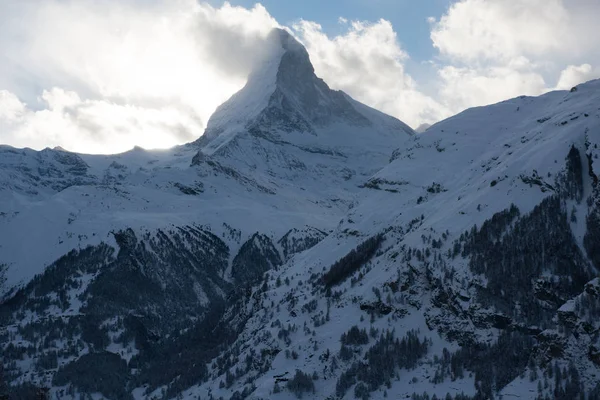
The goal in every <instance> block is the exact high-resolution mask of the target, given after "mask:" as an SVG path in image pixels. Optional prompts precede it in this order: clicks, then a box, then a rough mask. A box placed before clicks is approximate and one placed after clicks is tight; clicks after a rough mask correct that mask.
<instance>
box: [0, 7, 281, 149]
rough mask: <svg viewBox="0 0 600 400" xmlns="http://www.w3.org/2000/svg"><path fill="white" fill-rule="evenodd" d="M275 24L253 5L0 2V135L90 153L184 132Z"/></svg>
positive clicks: (183, 137)
mask: <svg viewBox="0 0 600 400" xmlns="http://www.w3.org/2000/svg"><path fill="white" fill-rule="evenodd" d="M274 26H277V23H276V21H275V20H274V19H273V18H272V17H271V16H270V15H269V13H268V12H267V11H266V9H265V8H264V7H262V6H260V5H256V6H255V7H253V8H251V9H246V8H243V7H234V6H231V5H229V4H228V3H225V4H224V5H223V6H222V7H220V8H214V7H212V6H210V5H208V4H206V3H197V2H195V1H193V0H174V1H167V0H159V1H155V2H152V3H149V2H146V3H144V4H143V5H142V3H140V2H139V1H136V0H125V1H116V0H110V1H104V2H97V1H94V0H77V1H75V0H65V1H62V0H61V1H58V0H48V1H32V2H17V1H16V0H8V2H2V3H1V4H0V50H1V51H0V54H4V57H2V58H1V59H0V61H2V62H0V89H4V90H5V92H3V93H4V94H3V95H2V97H1V98H0V101H1V102H2V103H1V104H2V106H1V107H0V110H3V111H0V118H4V120H5V121H4V122H3V123H2V127H3V129H2V131H0V143H11V144H16V145H25V146H31V147H35V148H41V147H43V146H55V145H61V146H63V147H65V148H67V149H70V150H76V151H88V152H97V153H101V152H114V151H123V150H126V149H128V148H131V147H132V146H133V145H134V144H142V145H144V146H146V147H156V146H158V147H165V146H170V145H174V144H177V143H182V142H184V141H190V140H193V139H195V138H197V137H199V136H200V135H201V134H202V132H203V128H204V124H205V122H206V120H207V119H208V117H209V116H210V114H211V113H212V112H213V110H214V109H215V108H216V107H217V106H218V105H219V104H220V103H222V102H223V101H225V100H226V99H227V98H228V97H229V96H230V95H231V94H232V93H234V92H235V91H236V90H237V89H239V88H241V86H243V84H244V81H245V79H246V77H247V75H248V73H249V71H250V70H251V69H252V67H253V65H254V63H255V62H256V61H257V60H258V59H259V58H260V56H261V49H263V48H265V46H263V41H264V39H265V37H266V35H267V34H268V32H269V31H270V30H271V28H272V27H274ZM15 100H16V101H18V103H17V102H16V101H15ZM9 107H10V108H9ZM15 107H16V108H17V109H19V110H21V111H20V112H21V120H20V121H21V124H15V122H14V118H12V115H13V114H14V113H15V111H14V109H15ZM11 110H12V111H11ZM65 110H66V111H65ZM9 113H10V114H11V118H12V119H13V121H12V122H10V123H9V122H7V121H6V119H7V115H8V114H9ZM4 114H7V115H4ZM41 121H45V122H46V123H47V124H50V125H47V126H46V127H44V126H43V125H41V124H40V122H41ZM176 121H177V122H176ZM52 124H55V125H52Z"/></svg>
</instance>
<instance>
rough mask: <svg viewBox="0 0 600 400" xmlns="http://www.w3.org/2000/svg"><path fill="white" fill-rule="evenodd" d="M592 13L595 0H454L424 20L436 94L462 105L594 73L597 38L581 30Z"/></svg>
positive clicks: (562, 85)
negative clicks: (436, 79) (433, 53)
mask: <svg viewBox="0 0 600 400" xmlns="http://www.w3.org/2000/svg"><path fill="white" fill-rule="evenodd" d="M598 15H600V3H598V2H597V1H595V0H569V1H566V0H514V1H510V2H507V1H504V0H460V1H457V2H455V3H454V4H452V5H451V6H450V7H449V9H448V10H447V12H446V13H445V14H444V15H443V16H442V17H441V18H440V19H439V20H436V21H432V22H431V24H432V28H431V40H432V43H433V45H434V47H435V48H436V49H437V50H438V51H439V58H438V60H437V61H436V63H437V65H438V75H439V78H440V82H439V85H440V92H439V96H437V99H438V100H439V101H441V102H442V103H444V104H446V105H450V104H451V105H453V106H454V108H455V109H464V108H467V107H472V106H477V105H484V104H489V103H493V102H496V101H500V100H503V99H507V98H510V97H515V96H518V95H522V94H525V95H539V94H542V93H544V92H547V91H549V90H553V89H567V88H570V87H571V86H574V85H576V84H578V83H581V82H583V81H586V80H589V79H593V78H598V77H600V70H599V69H598V67H597V66H598V65H600V50H599V46H598V45H597V39H596V38H594V37H592V36H593V35H589V32H593V31H594V30H595V26H596V21H595V18H594V17H592V16H596V17H597V16H598ZM579 63H580V64H579ZM578 64H579V66H577V65H578ZM592 65H596V67H593V66H592Z"/></svg>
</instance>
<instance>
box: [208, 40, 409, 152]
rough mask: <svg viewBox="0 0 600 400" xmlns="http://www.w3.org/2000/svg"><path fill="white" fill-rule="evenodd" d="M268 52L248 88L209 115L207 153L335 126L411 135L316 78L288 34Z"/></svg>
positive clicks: (304, 53) (269, 46)
mask: <svg viewBox="0 0 600 400" xmlns="http://www.w3.org/2000/svg"><path fill="white" fill-rule="evenodd" d="M264 54H265V57H263V61H262V62H260V63H258V65H257V67H256V68H255V69H254V71H253V72H252V73H251V74H250V75H249V77H248V81H247V82H246V85H245V86H244V87H243V88H242V89H241V90H240V91H239V92H237V93H236V94H234V95H233V96H232V97H231V98H230V99H229V100H227V101H226V102H225V103H223V104H222V105H221V106H219V107H218V108H217V110H216V111H215V113H214V114H213V115H212V116H211V118H210V120H209V121H208V124H207V128H206V131H205V133H204V135H203V137H202V138H201V139H199V141H198V143H199V144H200V145H201V146H202V152H203V153H205V154H207V155H211V154H214V153H215V152H217V151H219V149H221V148H223V147H224V146H226V145H227V144H228V143H229V142H231V140H233V139H234V138H236V137H238V136H239V135H252V136H255V137H256V136H260V137H263V138H265V137H269V138H271V139H275V140H276V141H282V140H284V141H289V140H290V139H291V136H294V135H297V134H302V135H303V136H306V135H307V134H308V135H310V136H315V137H316V136H319V135H318V132H322V131H323V130H328V127H332V126H337V125H350V126H353V127H362V128H366V127H372V126H373V124H374V123H376V124H378V125H384V126H385V129H384V130H386V131H395V134H396V135H401V134H402V133H408V134H412V133H413V131H412V130H411V129H410V128H409V127H408V126H406V125H405V124H403V123H402V122H400V121H398V120H397V119H395V118H393V117H390V116H386V115H384V114H382V113H380V112H378V111H376V110H373V109H371V108H369V107H367V106H365V105H362V104H360V103H358V102H356V101H354V100H353V99H351V98H350V97H349V96H348V95H346V94H345V93H343V92H341V91H337V90H332V89H330V88H329V86H328V85H327V84H326V83H325V82H324V81H323V80H322V79H320V78H318V77H317V76H316V75H315V70H314V67H313V65H312V64H311V62H310V57H309V54H308V52H307V51H306V48H305V47H304V46H303V45H302V44H301V43H300V42H298V41H297V40H296V39H295V38H294V37H293V36H292V34H291V33H289V32H288V31H286V30H283V29H274V30H273V31H272V32H271V33H270V34H269V35H268V37H267V39H266V46H265V52H264ZM346 139H347V138H346ZM303 140H304V139H303Z"/></svg>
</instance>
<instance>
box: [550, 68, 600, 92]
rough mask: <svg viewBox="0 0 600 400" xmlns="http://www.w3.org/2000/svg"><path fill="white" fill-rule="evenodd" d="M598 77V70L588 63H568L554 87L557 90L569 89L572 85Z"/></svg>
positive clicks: (599, 73)
mask: <svg viewBox="0 0 600 400" xmlns="http://www.w3.org/2000/svg"><path fill="white" fill-rule="evenodd" d="M598 77H600V70H598V68H596V69H594V68H592V66H591V65H590V64H581V65H569V66H568V67H567V68H565V69H564V70H562V71H561V73H560V77H559V78H558V83H557V84H556V88H557V89H559V90H566V89H570V88H572V87H573V86H576V85H578V84H580V83H581V82H586V81H589V80H591V79H594V78H598Z"/></svg>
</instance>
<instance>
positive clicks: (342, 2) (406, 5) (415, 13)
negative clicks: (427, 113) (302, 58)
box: [211, 0, 452, 62]
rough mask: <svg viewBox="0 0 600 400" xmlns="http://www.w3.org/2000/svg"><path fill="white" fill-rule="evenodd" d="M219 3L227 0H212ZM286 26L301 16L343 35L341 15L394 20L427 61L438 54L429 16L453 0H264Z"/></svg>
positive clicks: (410, 47)
mask: <svg viewBox="0 0 600 400" xmlns="http://www.w3.org/2000/svg"><path fill="white" fill-rule="evenodd" d="M211 3H212V4H214V5H215V6H218V5H221V4H223V1H217V0H213V1H211ZM229 3H230V4H232V5H239V6H243V7H247V8H248V7H252V6H253V5H254V4H255V3H257V2H256V1H255V0H230V1H229ZM260 3H261V4H262V5H264V6H265V7H266V8H267V10H268V11H269V13H270V14H271V15H272V16H273V17H275V19H276V20H277V21H279V23H281V24H283V25H291V24H292V23H293V22H295V21H297V20H298V19H305V20H308V21H314V22H317V23H319V24H320V25H321V26H322V27H323V31H324V32H326V33H327V34H328V35H338V34H341V33H342V32H343V31H344V30H345V28H344V27H343V26H341V25H340V24H339V22H338V21H339V18H340V17H343V18H346V19H348V20H358V21H371V22H375V21H378V20H379V19H382V18H383V19H386V20H388V21H390V22H391V23H392V25H393V27H394V30H395V31H396V33H397V35H398V40H399V41H400V43H401V45H402V48H403V49H404V50H405V51H406V52H408V54H409V55H410V57H411V58H412V59H413V61H415V62H419V61H425V60H428V59H430V58H432V57H433V56H434V54H435V51H434V48H433V45H432V43H431V39H430V37H429V32H430V24H429V23H428V22H427V18H428V17H434V18H436V19H439V18H440V17H441V16H442V14H443V13H444V12H445V11H446V10H447V9H448V7H449V6H450V4H451V3H452V2H451V0H303V1H282V0H264V1H261V2H260Z"/></svg>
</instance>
